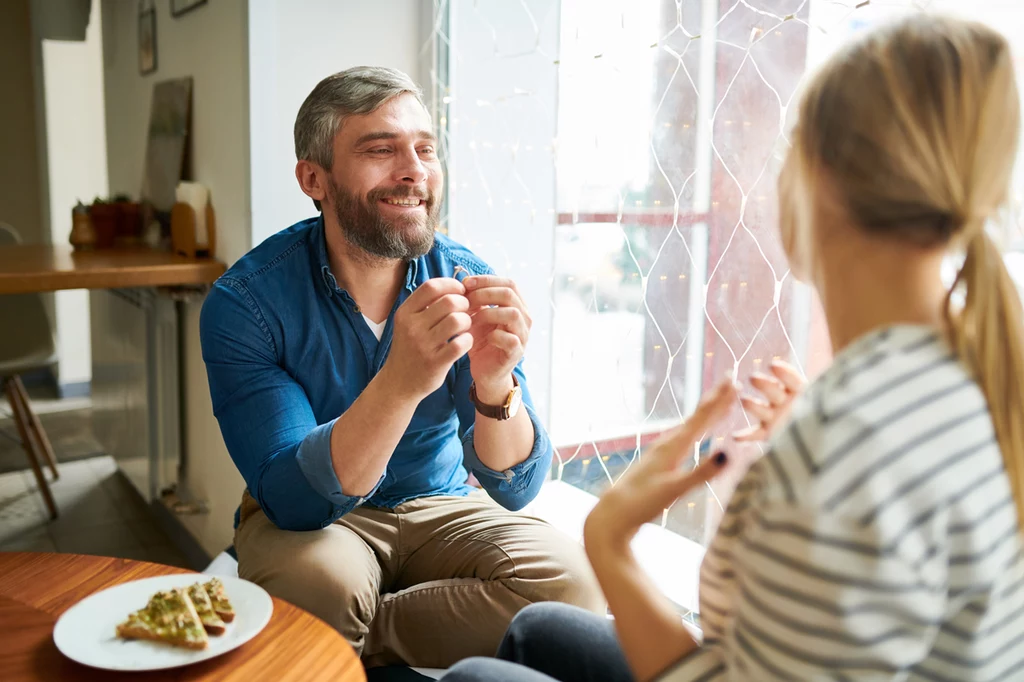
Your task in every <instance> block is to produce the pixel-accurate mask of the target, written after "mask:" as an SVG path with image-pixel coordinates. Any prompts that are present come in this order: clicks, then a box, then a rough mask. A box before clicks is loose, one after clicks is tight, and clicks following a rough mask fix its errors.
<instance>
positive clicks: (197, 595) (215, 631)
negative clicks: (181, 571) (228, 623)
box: [188, 583, 226, 635]
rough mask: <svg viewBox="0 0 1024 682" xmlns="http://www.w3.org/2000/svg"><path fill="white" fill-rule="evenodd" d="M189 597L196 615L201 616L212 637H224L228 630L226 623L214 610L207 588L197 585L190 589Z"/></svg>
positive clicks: (200, 618) (200, 584)
mask: <svg viewBox="0 0 1024 682" xmlns="http://www.w3.org/2000/svg"><path fill="white" fill-rule="evenodd" d="M188 596H189V599H191V600H192V604H193V605H194V606H195V607H196V613H198V614H199V620H200V621H201V622H202V624H203V627H204V628H206V631H207V632H208V633H210V634H211V635H223V634H224V630H225V629H226V628H225V627H224V621H223V620H221V617H220V616H218V615H217V612H216V611H214V610H213V602H211V601H210V595H209V594H207V593H206V588H205V587H203V585H202V583H196V584H195V585H192V586H191V587H189V588H188Z"/></svg>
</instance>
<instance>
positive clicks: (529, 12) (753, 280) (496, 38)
mask: <svg viewBox="0 0 1024 682" xmlns="http://www.w3.org/2000/svg"><path fill="white" fill-rule="evenodd" d="M956 4H957V3H954V2H912V1H909V0H908V1H905V2H895V1H889V2H882V1H878V0H874V1H871V2H857V1H856V0H845V1H844V0H561V1H560V2H559V0H447V1H442V0H435V4H434V31H433V35H432V37H431V40H430V41H429V42H428V45H429V47H431V48H432V51H433V54H434V56H435V58H436V59H435V61H436V64H437V68H436V69H435V70H434V83H433V84H432V85H433V96H434V100H435V101H434V105H435V115H436V116H437V119H438V122H439V123H440V127H441V128H442V130H443V131H444V136H443V139H444V144H443V150H442V151H443V154H444V158H445V162H446V164H447V170H448V174H449V175H448V177H449V184H448V192H449V195H448V200H447V211H446V217H445V224H446V226H447V228H448V230H449V232H450V234H451V235H452V236H453V237H455V238H456V239H458V240H460V241H462V242H463V243H467V244H468V245H469V246H471V247H472V248H473V249H474V250H476V251H477V252H478V253H479V254H480V255H481V256H483V257H484V258H485V259H487V260H488V261H489V262H490V263H491V264H492V265H493V266H494V267H495V268H496V269H497V270H498V271H499V272H500V273H502V274H505V275H508V276H511V277H513V278H515V280H516V281H517V282H518V284H519V286H520V288H521V289H523V291H524V292H525V295H526V298H527V301H528V303H529V305H530V307H531V310H532V312H533V313H534V317H535V318H536V323H535V328H534V332H533V337H532V339H531V343H530V347H529V350H528V364H527V369H528V374H529V376H530V379H531V387H532V390H533V393H534V398H535V402H536V403H537V407H538V411H539V413H540V414H541V416H542V418H543V419H544V420H545V423H546V424H547V426H548V428H549V431H550V433H551V436H552V439H553V440H554V442H555V445H556V446H557V453H556V461H555V464H554V467H553V471H552V476H553V478H555V479H559V480H561V481H563V482H565V483H568V484H570V485H572V486H574V487H577V488H580V489H582V490H584V491H587V492H590V493H593V494H599V493H600V492H601V491H602V490H603V489H604V488H605V487H607V486H608V485H611V484H613V483H614V481H615V480H616V479H617V477H618V476H620V475H621V474H622V472H623V471H624V470H625V469H626V467H628V466H629V464H630V462H631V461H633V460H634V458H636V457H640V456H642V453H643V449H644V446H645V445H647V444H648V443H649V442H650V441H651V439H653V438H654V437H656V435H657V434H659V433H661V432H662V431H664V430H665V429H666V428H668V427H669V426H671V425H673V424H676V423H678V422H679V421H680V420H681V419H682V418H683V417H684V416H685V415H686V414H688V413H689V411H690V410H692V409H693V406H694V405H695V403H696V400H697V399H698V397H699V395H700V394H701V392H702V391H703V390H705V389H707V388H709V387H710V386H711V385H713V384H714V383H715V382H716V381H717V380H718V379H720V378H721V377H722V376H723V375H724V374H725V372H726V371H728V370H732V371H734V372H735V373H736V375H737V376H738V377H739V378H741V379H744V378H746V377H747V376H749V375H750V373H752V372H754V371H758V370H762V371H763V370H766V369H767V364H768V363H769V362H771V360H772V359H773V358H783V359H786V360H788V361H790V362H792V363H794V364H796V365H797V366H798V367H800V368H801V370H802V371H804V372H805V373H806V374H807V375H808V376H814V375H815V374H816V373H817V372H819V371H820V370H821V368H822V367H824V366H825V365H827V363H828V361H829V359H830V347H829V343H828V338H827V333H826V330H825V328H824V324H823V320H822V318H821V314H820V311H819V310H818V308H817V304H816V302H815V300H814V298H813V296H812V294H811V293H810V291H809V290H808V289H807V288H806V287H804V286H803V285H801V284H799V283H797V282H795V281H794V280H793V277H792V276H791V275H790V274H789V271H788V268H787V264H786V260H785V257H784V254H783V251H782V249H781V246H780V243H779V238H778V234H777V231H776V211H777V206H776V193H775V182H776V177H777V172H778V167H779V161H780V159H781V156H782V153H783V152H784V150H785V148H786V146H787V142H786V137H785V136H786V131H787V130H788V128H789V126H790V125H791V123H792V117H793V113H794V110H795V108H796V99H795V97H796V95H797V94H798V91H799V87H800V84H801V81H802V79H803V78H804V76H805V74H806V73H807V71H808V69H809V68H813V66H814V65H815V64H817V63H819V62H820V61H821V60H822V59H823V58H824V57H826V56H827V55H828V53H829V52H830V51H831V50H833V49H835V47H836V46H837V45H839V44H842V42H844V41H845V40H848V39H849V37H850V36H852V35H853V34H855V33H856V32H858V31H860V30H863V29H864V28H866V27H869V26H870V25H871V24H873V23H875V22H877V21H880V20H883V19H886V18H888V17H891V16H892V15H894V14H898V13H901V12H908V11H920V10H922V9H936V8H938V9H950V8H952V9H956V7H955V5H956ZM971 5H972V7H971V11H972V12H974V13H976V14H980V15H984V16H982V18H983V19H988V20H991V21H995V22H997V23H998V24H1000V25H1001V27H1002V28H1003V30H1006V31H1009V30H1012V27H1014V26H1018V25H1019V26H1020V27H1021V28H1022V29H1024V20H1022V19H1024V17H1022V16H1020V15H1022V14H1024V8H1019V7H1020V4H1019V3H1018V2H1017V1H1016V0H1013V1H1010V0H1006V1H1003V2H999V1H996V0H989V1H987V2H986V1H984V0H979V1H978V2H975V3H971ZM1018 34H1020V35H1024V31H1021V32H1018ZM424 53H425V54H427V53H428V51H427V49H426V47H425V50H424ZM746 423H747V422H746V418H745V416H744V415H743V414H742V412H741V411H739V410H737V411H736V412H735V413H734V414H733V415H732V416H731V418H730V420H729V421H728V423H726V424H723V427H722V429H721V432H720V433H715V434H709V438H710V439H711V441H712V447H720V446H730V444H729V442H728V437H727V436H728V434H729V433H731V432H732V430H734V429H735V428H739V427H741V426H743V425H745V424H746ZM728 488H729V483H728V482H725V483H723V484H722V487H721V489H719V490H715V491H712V490H710V489H709V490H706V491H704V494H703V495H698V496H696V497H694V498H691V499H688V500H686V501H685V502H683V503H680V504H677V505H676V506H675V507H674V508H673V509H671V510H669V511H668V512H667V513H666V514H665V516H664V518H663V519H662V524H663V526H664V527H665V528H667V529H668V530H670V531H672V532H674V533H677V534H679V535H682V536H683V537H686V538H688V539H690V540H693V541H695V542H697V543H700V544H705V543H706V541H707V539H708V533H709V532H710V530H711V528H712V527H713V524H714V522H715V521H716V520H717V515H718V514H719V513H720V505H721V503H722V502H724V497H725V495H726V493H727V491H728ZM715 493H718V494H717V495H716V494H715Z"/></svg>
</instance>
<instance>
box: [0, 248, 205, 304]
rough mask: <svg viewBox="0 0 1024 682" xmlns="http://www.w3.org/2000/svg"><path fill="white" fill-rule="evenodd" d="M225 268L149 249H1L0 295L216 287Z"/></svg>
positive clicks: (199, 259) (197, 259) (200, 259)
mask: <svg viewBox="0 0 1024 682" xmlns="http://www.w3.org/2000/svg"><path fill="white" fill-rule="evenodd" d="M224 270H225V266H224V264H223V263H221V262H220V261H218V260H214V259H212V258H186V257H184V256H178V255H175V254H173V253H170V252H168V251H155V250H153V249H147V248H131V249H104V250H96V251H75V250H73V249H72V248H71V247H70V246H66V245H62V244H13V245H9V246H0V295H2V294H25V293H33V292H42V291H61V290H66V289H129V288H133V287H162V286H184V285H190V284H211V283H212V282H213V281H214V280H215V279H217V278H218V277H220V276H221V275H222V274H223V273H224Z"/></svg>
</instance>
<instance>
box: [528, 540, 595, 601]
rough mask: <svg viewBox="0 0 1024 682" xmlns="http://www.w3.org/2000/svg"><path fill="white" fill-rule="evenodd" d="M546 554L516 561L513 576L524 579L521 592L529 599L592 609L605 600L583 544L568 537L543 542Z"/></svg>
mask: <svg viewBox="0 0 1024 682" xmlns="http://www.w3.org/2000/svg"><path fill="white" fill-rule="evenodd" d="M546 544H547V546H546V547H544V548H543V550H540V551H543V552H545V553H546V556H543V557H536V558H534V560H528V561H517V562H516V563H517V568H516V577H517V578H519V579H520V581H522V582H524V583H528V585H527V586H524V589H523V592H522V593H521V595H522V596H523V597H525V598H527V599H528V600H530V601H531V602H534V603H538V602H562V603H565V604H571V605H573V606H578V607H580V608H583V609H586V610H588V611H593V612H595V613H605V611H606V610H607V603H606V602H605V599H604V595H603V594H602V592H601V588H600V586H599V585H598V583H597V578H596V577H595V576H594V571H593V569H592V568H591V567H590V562H589V561H588V560H587V556H586V553H585V552H584V551H583V547H582V546H581V545H579V544H578V543H576V542H573V541H572V540H570V539H569V538H568V537H564V536H563V538H562V542H557V543H546Z"/></svg>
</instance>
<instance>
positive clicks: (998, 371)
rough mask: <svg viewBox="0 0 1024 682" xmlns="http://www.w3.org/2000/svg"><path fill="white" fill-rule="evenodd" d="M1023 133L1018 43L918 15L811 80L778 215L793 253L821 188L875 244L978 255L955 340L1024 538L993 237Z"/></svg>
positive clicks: (952, 317)
mask: <svg viewBox="0 0 1024 682" xmlns="http://www.w3.org/2000/svg"><path fill="white" fill-rule="evenodd" d="M1019 135H1020V97H1019V93H1018V90H1017V79H1016V76H1015V74H1014V68H1013V58H1012V55H1011V52H1010V46H1009V43H1007V41H1006V39H1005V38H1004V37H1003V36H1002V35H1000V34H999V32H998V31H995V30H993V29H992V28H989V27H988V26H985V25H983V24H980V23H978V22H972V21H965V20H962V19H953V18H948V17H941V16H932V15H915V16H914V17H912V18H909V19H906V20H903V21H900V22H896V23H894V24H891V25H890V26H889V27H888V28H885V29H881V30H878V31H873V32H871V33H869V34H866V35H865V36H863V37H862V38H861V39H859V40H857V41H854V42H853V43H851V44H850V45H848V46H847V47H846V48H844V49H843V51H842V52H840V53H839V54H837V55H836V56H834V57H833V58H832V59H831V60H829V62H828V63H827V64H826V65H825V66H824V67H823V68H822V69H821V70H820V71H819V72H818V73H817V74H816V75H815V77H814V78H813V79H812V80H811V81H810V82H809V84H808V86H807V88H806V89H805V90H804V92H803V95H802V98H801V102H800V111H799V115H798V125H797V127H796V128H795V129H794V131H793V149H792V152H791V157H792V156H793V155H794V154H795V155H796V157H797V158H796V159H795V160H796V161H799V163H795V162H792V161H793V159H787V164H786V167H785V168H784V170H783V177H782V178H781V179H780V192H783V193H785V194H787V196H784V197H782V198H781V200H780V204H779V207H780V227H781V229H782V233H783V241H784V243H786V246H787V253H790V254H792V253H794V252H795V251H797V249H794V245H795V244H796V243H797V239H796V237H797V236H799V235H794V234H793V233H794V232H795V231H796V229H797V228H796V226H797V225H803V224H809V223H810V220H809V219H808V217H807V215H806V214H807V210H806V208H805V209H804V210H803V213H801V210H800V205H801V201H800V197H801V196H803V197H804V199H803V202H802V203H803V204H806V203H807V197H808V196H809V192H808V188H810V187H812V186H814V185H815V182H816V181H817V180H818V178H827V179H828V181H829V182H828V183H827V187H826V189H828V190H829V191H828V195H829V196H830V197H832V198H833V199H834V200H835V201H837V203H838V204H839V205H840V207H841V209H842V210H843V211H844V212H845V213H846V215H848V216H849V218H850V219H851V220H852V222H853V223H854V224H856V225H857V226H858V227H860V228H862V229H864V230H866V231H868V232H869V233H872V234H877V235H885V236H886V237H890V238H893V239H897V240H901V241H904V242H906V243H910V244H914V245H917V246H919V247H922V248H925V249H939V248H943V247H946V248H956V249H962V250H964V251H965V252H966V258H965V261H964V264H963V267H962V268H961V270H960V272H959V273H958V275H957V280H956V285H955V286H954V291H955V292H959V291H962V292H963V293H964V294H965V296H964V302H963V305H958V304H956V302H957V301H958V300H959V299H958V298H957V297H956V296H955V295H954V294H952V293H951V295H950V296H949V297H947V299H946V306H945V307H946V309H945V315H946V320H947V323H948V327H949V335H950V340H951V343H952V345H953V346H954V347H955V349H956V351H957V353H959V355H960V357H961V359H962V360H963V362H964V363H965V364H966V365H967V367H968V368H969V369H970V370H971V371H972V372H973V373H974V376H975V379H976V381H977V382H978V384H979V386H980V387H981V390H982V391H983V392H984V394H985V398H986V400H987V402H988V406H989V411H990V413H991V415H992V421H993V424H994V426H995V431H996V437H997V438H998V440H999V446H1000V449H1001V450H1002V454H1003V460H1004V462H1005V466H1006V474H1007V477H1008V478H1009V481H1010V485H1011V488H1012V490H1013V496H1014V499H1015V501H1016V504H1017V512H1018V517H1019V519H1020V527H1021V530H1022V532H1024V328H1022V324H1024V320H1022V317H1024V315H1022V311H1021V301H1020V298H1019V297H1018V295H1017V290H1016V287H1015V286H1014V283H1013V280H1011V279H1010V275H1009V273H1008V272H1007V270H1006V266H1005V264H1004V263H1003V259H1002V256H1001V254H1000V252H999V249H998V248H997V246H996V244H995V243H994V242H993V241H992V239H991V238H990V237H989V236H988V234H986V232H985V223H986V222H987V221H989V220H990V219H992V218H994V217H996V216H997V215H998V213H999V211H1000V209H1001V208H1002V207H1003V206H1005V204H1006V201H1007V199H1008V197H1009V190H1010V179H1011V177H1012V174H1013V166H1014V163H1015V161H1016V157H1017V144H1018V139H1019ZM800 189H802V190H803V192H802V194H801V192H799V191H796V190H800ZM800 232H801V233H806V230H803V229H802V228H801V229H800ZM805 236H806V235H805Z"/></svg>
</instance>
